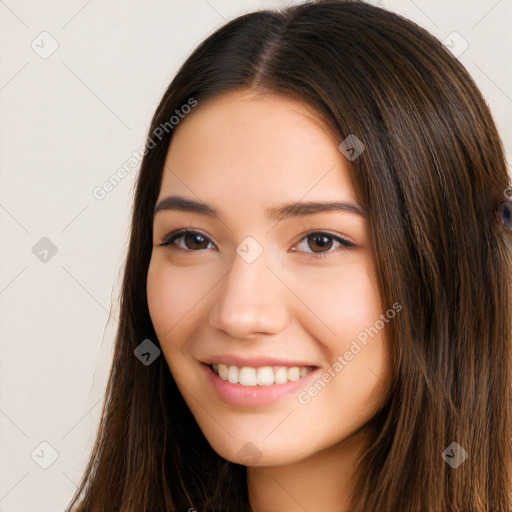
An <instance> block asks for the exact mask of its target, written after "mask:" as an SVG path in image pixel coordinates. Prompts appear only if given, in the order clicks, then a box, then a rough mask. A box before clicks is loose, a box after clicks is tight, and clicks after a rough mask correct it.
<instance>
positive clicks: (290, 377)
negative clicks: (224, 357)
mask: <svg viewBox="0 0 512 512" xmlns="http://www.w3.org/2000/svg"><path fill="white" fill-rule="evenodd" d="M208 366H209V367H210V369H211V370H212V371H213V372H214V373H215V374H216V375H218V376H219V377H220V378H221V379H223V380H225V381H228V382H230V383H231V384H240V385H241V386H273V385H279V384H286V383H287V382H293V381H296V380H299V379H301V378H303V377H305V376H306V375H307V374H308V373H309V372H311V371H312V370H313V369H314V367H313V366H291V367H288V366H260V367H257V368H253V367H250V366H242V367H238V366H234V365H225V364H211V365H208Z"/></svg>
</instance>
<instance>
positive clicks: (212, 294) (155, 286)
mask: <svg viewBox="0 0 512 512" xmlns="http://www.w3.org/2000/svg"><path fill="white" fill-rule="evenodd" d="M175 130H176V131H175V133H174V135H173V139H172V142H171V145H170V147H169V151H168V154H167V159H166V163H165V169H164V173H163V179H162V184H161V189H160V193H159V197H158V200H157V204H158V202H159V201H160V200H161V199H163V198H165V197H167V196H170V195H181V196H185V197H187V198H189V199H193V200H197V201H202V202H206V203H208V204H210V205H212V206H213V207H214V208H215V209H216V210H217V211H218V212H219V217H220V218H219V219H216V218H210V217H208V216H206V215H203V214H200V213H196V212H194V213H191V212H184V211H178V210H162V211H159V212H158V213H157V214H156V215H155V219H154V226H153V243H154V246H153V252H152V257H151V261H150V265H149V269H148V275H147V294H148V306H149V311H150V315H151V319H152V322H153V325H154V328H155V331H156V334H157V336H158V339H159V342H160V344H161V347H162V351H163V355H164V357H165V359H166V361H167V363H168V365H169V368H170V370H171V372H172V374H173V376H174V378H175V380H176V382H177V385H178V387H179V389H180V391H181V393H182V395H183V397H184V399H185V401H186V402H187V404H188V406H189V408H190V410H191V411H192V413H193V415H194V417H195V419H196V421H197V423H198V425H199V426H200V428H201V430H202V432H203V433H204V435H205V437H206V439H207V440H208V442H209V443H210V444H211V446H212V447H213V449H214V450H215V451H216V452H217V453H218V454H219V455H221V456H222V457H224V458H226V459H228V460H230V461H233V462H237V463H241V460H240V456H239V454H238V452H239V450H240V449H241V448H242V447H243V446H244V445H246V443H249V442H250V443H252V444H253V445H254V446H255V447H257V449H258V452H259V455H258V457H259V458H258V457H256V456H255V457H254V461H253V463H252V464H250V465H249V467H248V487H249V496H250V501H251V506H252V507H253V510H254V511H255V512H263V511H265V512H273V511H277V510H279V512H294V511H298V510H300V511H303V510H304V509H306V510H330V511H338V510H339V511H344V510H346V504H347V500H348V496H349V489H350V486H349V485H348V478H349V477H350V476H351V472H352V469H353V466H354V464H355V462H356V461H357V460H358V458H359V456H360V453H361V450H362V449H363V448H364V447H365V443H366V442H367V441H368V436H367V433H368V429H367V428H366V425H367V423H368V421H369V420H370V419H371V418H372V416H373V415H374V414H375V412H376V411H377V410H378V409H379V407H380V406H381V405H382V400H383V397H384V395H385V393H383V390H384V389H385V388H386V385H387V375H389V364H388V363H389V362H388V360H387V353H388V350H387V341H386V338H385V335H384V330H380V331H379V333H378V334H377V335H376V336H374V337H373V338H370V339H369V342H368V343H367V345H366V346H364V347H363V348H362V350H361V351H360V352H359V353H358V354H357V355H355V356H354V357H353V359H352V360H351V361H349V362H348V364H347V365H346V366H344V368H343V370H342V371H340V372H338V373H336V376H335V378H333V379H332V380H331V382H329V383H328V384H327V385H326V386H325V387H324V388H323V389H322V391H321V392H319V393H318V394H317V395H316V396H315V397H312V398H311V401H310V402H309V403H308V404H301V403H299V401H298V399H297V393H296V392H294V393H292V394H290V395H287V396H285V397H283V398H281V399H280V401H279V402H277V403H276V404H272V405H267V406H257V407H239V406H233V405H229V404H227V403H225V402H224V401H223V400H222V399H221V398H220V397H219V396H218V395H217V394H216V392H215V390H214V389H213V388H212V387H211V385H210V384H209V381H208V379H207V377H206V372H205V370H204V367H203V366H202V364H201V363H200V361H204V360H205V359H207V358H208V357H211V356H213V355H217V354H226V353H228V354H235V355H238V356H241V357H243V356H246V357H252V356H259V355H267V356H268V355H272V356H274V357H279V358H284V359H291V360H300V361H309V362H310V363H311V365H313V366H317V367H320V369H321V370H320V371H321V372H324V371H327V369H328V368H330V367H332V364H333V362H334V361H336V359H337V357H338V356H340V355H343V354H344V353H345V352H346V351H347V350H348V349H349V348H350V346H351V343H352V341H353V340H354V339H355V338H356V336H357V335H358V334H359V333H360V332H361V331H363V330H364V328H365V327H369V326H373V325H374V324H375V322H376V321H377V320H378V319H379V318H380V315H381V314H382V313H384V312H385V310H386V309H387V308H389V307H391V305H386V307H385V308H384V309H383V308H382V306H381V301H380V296H379V291H378V289H377V285H376V283H377V278H376V275H375V269H374V267H373V263H372V258H371V254H370V251H369V248H368V226H367V221H366V220H365V218H364V216H361V215H358V214H355V213H352V212H346V211H326V212H321V213H315V214H313V215H308V216H304V217H294V218H288V219H284V220H281V221H279V222H276V221H275V220H270V219H269V218H268V217H267V216H266V215H265V210H266V209H267V208H269V207H274V206H277V205H280V204H282V203H287V202H299V201H349V202H356V197H355V194H354V190H353V187H352V184H351V181H350V177H349V169H348V166H347V163H348V162H347V160H346V159H345V157H344V156H343V155H342V154H341V152H340V151H339V150H338V144H339V143H340V142H341V140H336V138H335V137H333V136H332V135H330V134H329V132H328V131H327V130H326V128H325V127H324V126H323V125H322V123H321V122H320V121H319V120H318V118H317V117H316V116H314V114H313V113H312V112H311V110H310V109H308V108H307V107H306V106H305V105H304V104H302V103H300V102H297V101H296V100H294V99H291V98H288V97H283V96H277V95H275V94H256V93H255V92H253V91H248V90H244V91H237V92H230V93H227V94H224V95H222V96H220V97H217V98H215V99H214V100H211V101H210V102H207V103H205V104H203V105H201V104H200V105H199V106H198V107H197V108H196V109H195V110H194V111H193V112H192V113H191V114H190V115H188V116H187V117H186V118H185V119H184V120H183V121H181V122H180V124H179V125H178V126H177V127H176V128H175ZM182 228H188V229H194V230H196V231H199V232H200V233H201V234H202V235H204V236H206V237H207V238H206V241H205V242H204V243H203V244H202V245H201V244H200V243H198V242H197V241H196V242H195V243H194V239H193V238H191V237H189V238H188V240H186V239H184V238H181V239H178V240H175V242H174V245H167V246H160V245H159V244H161V243H162V241H164V239H165V237H166V236H167V235H168V234H169V233H171V232H174V231H176V230H178V229H182ZM310 231H322V232H327V233H328V234H330V235H334V236H339V237H342V238H343V239H345V240H348V241H349V242H352V243H353V244H355V247H352V248H346V247H344V246H343V245H341V244H340V243H338V242H336V240H335V239H332V238H330V239H327V242H328V243H327V245H325V246H323V247H322V246H319V245H318V244H317V243H316V240H317V239H314V238H312V237H308V236H307V233H308V232H310ZM248 236H251V237H253V238H254V239H255V240H256V241H257V242H258V243H259V244H260V246H261V247H262V248H263V253H262V254H261V255H260V256H259V257H258V258H257V259H256V260H255V261H253V262H252V263H248V262H246V261H245V260H244V259H243V258H242V257H240V256H239V255H238V254H237V252H236V249H237V246H238V245H239V244H240V243H241V242H242V241H243V240H244V239H245V238H246V237H248ZM200 241H201V239H200ZM186 244H188V245H186ZM187 247H188V249H187ZM198 247H199V249H197V248H198ZM322 255H323V256H324V257H320V256H322ZM246 450H247V448H246ZM254 453H256V452H254Z"/></svg>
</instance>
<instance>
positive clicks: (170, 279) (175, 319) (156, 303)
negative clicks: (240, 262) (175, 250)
mask: <svg viewBox="0 0 512 512" xmlns="http://www.w3.org/2000/svg"><path fill="white" fill-rule="evenodd" d="M201 295H204V290H203V289H202V287H201V286H200V281H199V282H198V280H197V278H193V276H192V275H191V273H190V272H187V271H184V272H180V271H176V269H173V268H172V267H169V266H166V265H162V264H158V262H155V261H154V260H153V259H152V260H151V263H150V265H149V269H148V275H147V298H148V308H149V314H150V317H151V321H152V322H153V327H154V328H155V331H156V334H157V336H158V338H159V340H160V343H162V344H164V343H165V344H167V343H169V342H170V341H171V340H178V339H179V337H177V336H175V333H176V330H178V329H179V327H180V325H181V323H182V322H183V321H184V320H185V319H186V318H187V315H189V314H191V313H192V312H193V310H194V305H195V304H197V303H198V301H199V300H200V297H201ZM171 334H173V336H171Z"/></svg>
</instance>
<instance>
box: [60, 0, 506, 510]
mask: <svg viewBox="0 0 512 512" xmlns="http://www.w3.org/2000/svg"><path fill="white" fill-rule="evenodd" d="M510 187H511V184H510V177H509V176H508V174H507V169H506V163H505V158H504V153H503V148H502V145H501V142H500V138H499V135H498V133H497V130H496V127H495V125H494V122H493V119H492V117H491V115H490V113H489V110H488V108H487V105H486V103H485V101H484V100H483V98H482V95H481V94H480V92H479V91H478V89H477V87H476V86H475V84H474V82H473V80H472V79H471V78H470V76H469V75H468V73H467V71H466V70H465V69H464V68H463V66H462V65H461V64H460V63H459V62H458V61H457V60H456V59H455V58H454V57H453V56H452V55H451V54H450V53H449V52H448V51H446V50H445V49H444V48H443V46H442V44H441V43H440V42H439V41H438V40H436V39H435V38H434V37H432V36H431V35H429V34H428V33H427V32H426V31H425V30H423V29H421V28H419V27H418V26H417V25H415V24H413V23H411V22H409V21H407V20H405V19H403V18H402V17H400V16H398V15H396V14H393V13H390V12H387V11H385V10H383V9H379V8H376V7H372V6H370V5H366V4H364V3H360V2H357V1H317V2H309V3H305V4H302V5H296V6H293V7H289V8H286V9H282V10H275V11H262V12H255V13H251V14H247V15H244V16H241V17H239V18H237V19H235V20H233V21H231V22H229V23H227V24H226V25H225V26H223V27H222V28H220V29H219V30H217V31H216V32H215V33H214V34H213V35H211V36H210V37H209V38H207V39H206V40H205V41H204V42H203V43H202V44H201V45H200V46H199V47H198V48H197V49H196V50H195V51H194V52H193V54H192V55H191V56H190V57H189V58H188V59H187V61H186V62H185V64H184V65H183V66H182V67H181V69H180V70H179V72H178V73H177V75H176V77H175V78H174V80H173V81H172V83H171V84H170V86H169V88H168V89H167V91H166V93H165V95H164V97H163V99H162V101H161V103H160V105H159V107H158V109H157V111H156V113H155V115H154V118H153V121H152V124H151V127H150V131H149V136H148V141H147V147H146V152H145V156H144V160H143V163H142V166H141V170H140V174H139V176H138V180H137V184H136V194H135V203H134V208H133V218H132V229H131V238H130V245H129V249H128V256H127V261H126V268H125V273H124V281H123V289H122V297H121V315H120V326H119V331H118V335H117V340H116V347H115V355H114V361H113V365H112V371H111V374H110V379H109V382H108V388H107V393H106V398H105V406H104V410H103V416H102V421H101V424H100V428H99V432H98V437H97V442H96V445H95V448H94V452H93V454H92V456H91V459H90V462H89V465H88V467H87V470H86V472H85V474H84V477H83V480H82V482H81V485H80V488H79V490H78V491H77V494H76V496H75V498H74V499H73V502H72V503H71V504H70V506H69V508H68V510H70V511H77V512H78V511H79V512H86V511H87V512H89V511H90V512H92V511H94V512H102V511H104V512H107V511H109V512H112V511H119V512H134V511H137V512H155V511H160V512H162V511H166V512H171V511H183V512H185V511H187V510H188V511H191V512H192V511H194V510H196V511H199V512H202V511H214V512H219V511H233V512H235V511H236V512H245V511H252V512H273V511H280V512H285V511H286V512H295V511H305V510H307V511H310V512H316V511H319V510H322V511H328V512H347V511H360V512H396V511H402V512H420V511H421V512H426V511H429V512H430V511H439V512H441V511H442V512H448V511H450V512H453V511H460V512H470V511H474V512H489V511H496V512H498V511H499V512H505V511H506V512H510V510H512V496H511V481H512V445H511V435H510V434H511V430H510V427H511V419H512V409H511V405H512V396H511V395H512V389H511V384H512V379H511V377H512V374H511V368H512V360H511V359H512V358H511V356H512V325H511V307H512V302H511V291H512V258H511V255H512V252H511V251H512V235H511V222H510V211H511V210H510V201H509V200H508V199H509V198H510V196H512V193H511V191H512V189H511V188H510Z"/></svg>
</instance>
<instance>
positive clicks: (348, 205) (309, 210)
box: [153, 196, 366, 221]
mask: <svg viewBox="0 0 512 512" xmlns="http://www.w3.org/2000/svg"><path fill="white" fill-rule="evenodd" d="M163 210H179V211H183V212H193V213H199V214H201V215H206V216H208V217H214V218H219V214H218V212H217V210H215V208H213V206H210V205H209V204H206V203H201V202H199V201H195V200H193V199H188V198H186V197H182V196H169V197H166V198H164V199H162V200H161V201H160V202H159V203H158V204H157V205H156V207H155V210H154V213H153V215H156V214H157V213H158V212H160V211H163ZM330 211H342V212H348V213H355V214H357V215H361V216H362V217H366V213H365V211H364V210H363V208H361V206H360V205H359V204H358V203H356V202H348V201H327V202H321V201H308V202H302V203H299V202H295V203H285V204H282V205H279V206H276V207H274V208H268V209H267V216H268V218H269V219H272V220H276V221H281V220H284V219H287V218H290V217H305V216H306V215H313V214H315V213H322V212H330Z"/></svg>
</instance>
